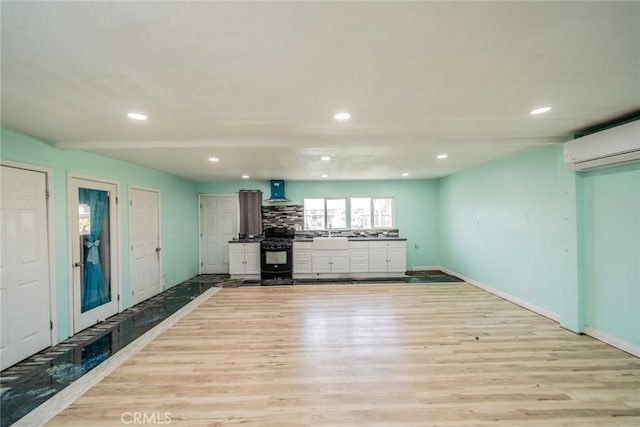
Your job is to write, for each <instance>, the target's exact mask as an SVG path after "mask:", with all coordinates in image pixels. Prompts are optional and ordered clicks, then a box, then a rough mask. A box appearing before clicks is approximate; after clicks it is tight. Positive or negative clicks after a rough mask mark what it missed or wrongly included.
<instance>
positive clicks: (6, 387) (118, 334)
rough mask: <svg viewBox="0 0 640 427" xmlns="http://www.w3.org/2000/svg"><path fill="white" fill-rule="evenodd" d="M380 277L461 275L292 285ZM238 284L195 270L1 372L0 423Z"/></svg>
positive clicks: (252, 283)
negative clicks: (199, 301)
mask: <svg viewBox="0 0 640 427" xmlns="http://www.w3.org/2000/svg"><path fill="white" fill-rule="evenodd" d="M380 282H384V283H416V284H417V283H432V282H462V280H460V279H458V278H457V277H453V276H449V275H447V274H445V273H442V272H424V273H422V274H420V273H416V274H412V275H410V276H406V277H398V278H384V279H375V280H373V279H367V280H352V279H346V280H344V281H336V280H330V281H324V280H297V281H296V285H312V284H320V283H343V284H344V283H349V284H365V283H380ZM240 286H260V282H259V281H243V280H239V279H231V278H229V276H228V275H199V276H195V277H193V278H192V279H189V280H187V281H185V282H183V283H181V284H179V285H177V286H174V287H172V288H170V289H167V290H166V291H164V292H162V293H160V294H159V295H156V296H154V297H152V298H150V299H149V300H147V301H144V302H142V303H140V304H138V305H136V306H134V307H132V308H129V309H127V310H125V311H123V312H122V313H120V314H117V315H115V316H113V317H110V318H109V319H107V320H105V321H104V322H101V323H99V324H97V325H95V326H93V327H91V328H88V329H86V330H84V331H82V332H80V333H79V334H76V335H74V336H73V337H71V338H69V339H67V340H65V341H63V342H61V343H59V344H57V345H55V346H53V347H49V348H47V349H45V350H43V351H41V352H39V353H37V354H35V355H33V356H31V357H29V358H27V359H25V360H23V361H22V362H20V363H18V364H16V365H14V366H12V367H10V368H8V369H6V370H4V371H2V372H0V408H1V410H0V425H1V426H3V427H4V426H9V425H11V424H13V423H15V422H16V421H17V420H19V419H20V418H22V417H23V416H25V415H26V414H28V413H29V412H31V411H32V410H33V409H35V408H36V407H37V406H39V405H41V404H42V403H43V402H44V401H46V400H47V399H49V398H51V397H52V396H54V395H55V394H56V393H58V392H59V391H60V390H62V389H64V388H65V387H66V386H68V385H69V384H71V383H72V382H73V381H75V380H77V379H78V378H80V377H81V376H82V375H84V374H85V373H87V372H89V371H90V370H91V369H93V368H95V367H96V366H98V365H99V364H100V363H101V362H103V361H104V360H106V359H108V358H109V357H111V356H112V355H114V354H115V353H117V352H118V351H119V350H121V349H122V348H124V347H126V346H127V345H128V344H130V343H131V342H133V341H134V340H135V339H136V338H138V337H140V336H141V335H143V334H144V333H145V332H147V331H148V330H150V329H151V328H153V327H154V326H156V325H157V324H159V323H160V322H162V321H163V320H164V319H166V318H168V317H169V316H171V315H172V314H173V313H175V312H176V311H178V310H179V309H180V308H182V307H183V306H185V305H186V304H188V303H189V302H190V301H192V300H193V299H194V298H196V297H197V296H198V295H200V294H202V293H203V292H204V291H206V290H207V289H209V288H211V287H240Z"/></svg>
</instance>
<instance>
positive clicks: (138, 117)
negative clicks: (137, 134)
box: [127, 112, 147, 120]
mask: <svg viewBox="0 0 640 427" xmlns="http://www.w3.org/2000/svg"><path fill="white" fill-rule="evenodd" d="M127 117H129V118H130V119H133V120H147V116H146V115H144V114H142V113H133V112H131V113H129V114H127Z"/></svg>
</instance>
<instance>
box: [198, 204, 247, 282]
mask: <svg viewBox="0 0 640 427" xmlns="http://www.w3.org/2000/svg"><path fill="white" fill-rule="evenodd" d="M210 196H224V197H231V196H232V197H235V198H236V203H237V206H238V208H237V209H236V227H237V229H240V195H239V193H227V194H221V193H199V194H198V274H202V267H203V265H202V264H203V260H202V218H201V213H202V197H210Z"/></svg>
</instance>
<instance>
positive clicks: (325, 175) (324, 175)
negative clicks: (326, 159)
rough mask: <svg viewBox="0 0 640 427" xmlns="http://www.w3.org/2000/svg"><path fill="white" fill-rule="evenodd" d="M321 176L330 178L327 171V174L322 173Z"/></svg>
mask: <svg viewBox="0 0 640 427" xmlns="http://www.w3.org/2000/svg"><path fill="white" fill-rule="evenodd" d="M320 178H329V175H327V174H326V173H325V174H322V175H320Z"/></svg>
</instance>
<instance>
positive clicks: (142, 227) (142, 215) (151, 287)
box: [129, 188, 162, 305]
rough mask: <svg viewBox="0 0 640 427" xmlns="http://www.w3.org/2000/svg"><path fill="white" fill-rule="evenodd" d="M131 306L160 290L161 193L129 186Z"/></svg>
mask: <svg viewBox="0 0 640 427" xmlns="http://www.w3.org/2000/svg"><path fill="white" fill-rule="evenodd" d="M129 239H130V243H131V244H130V250H131V305H135V304H138V303H139V302H142V301H144V300H146V299H149V298H151V297H152V296H154V295H156V294H159V293H160V291H162V283H161V280H160V277H161V274H160V193H159V192H158V191H157V190H147V189H139V188H130V189H129Z"/></svg>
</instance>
